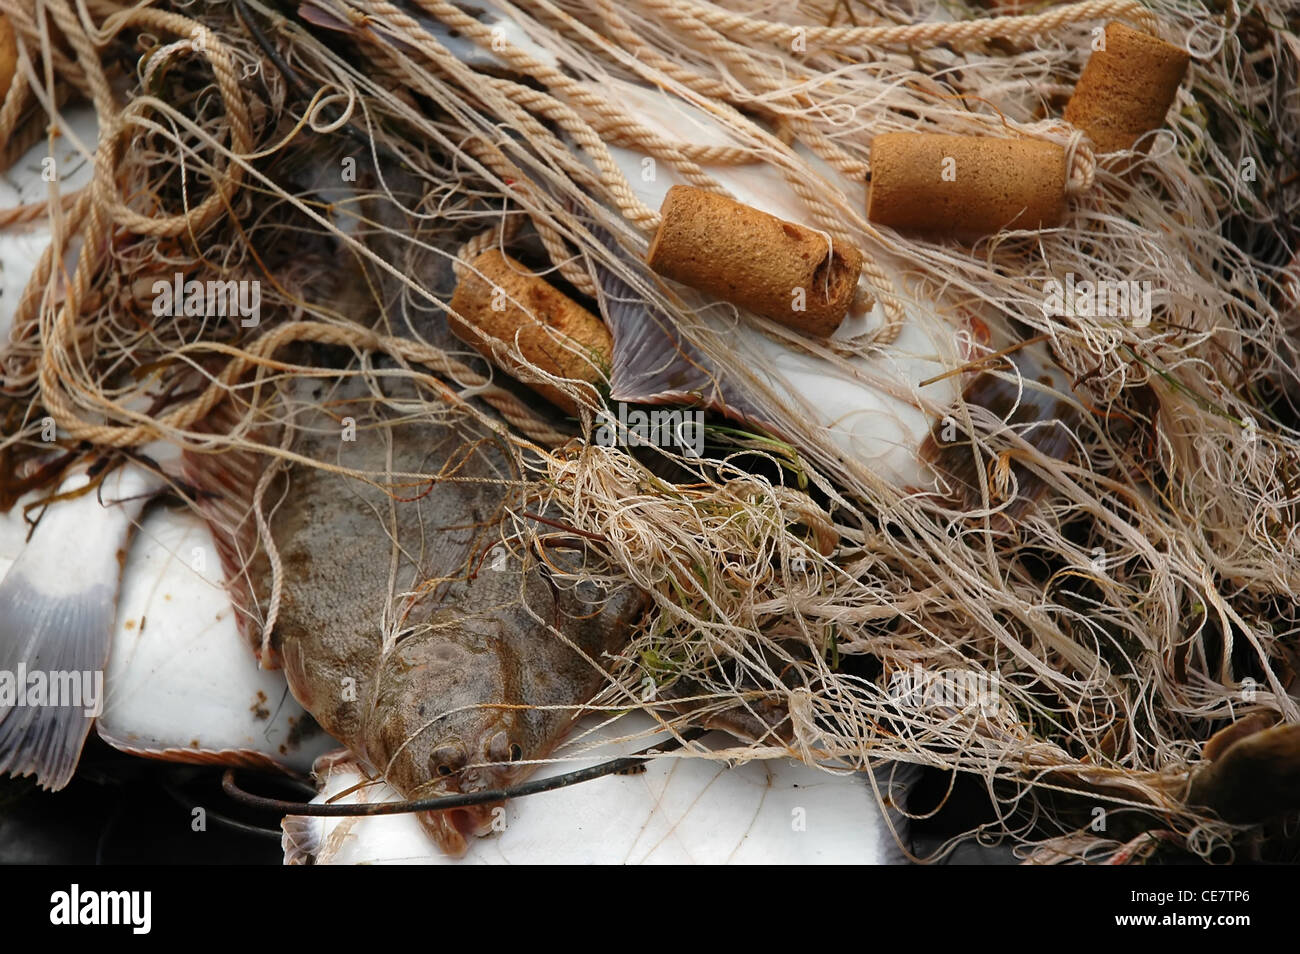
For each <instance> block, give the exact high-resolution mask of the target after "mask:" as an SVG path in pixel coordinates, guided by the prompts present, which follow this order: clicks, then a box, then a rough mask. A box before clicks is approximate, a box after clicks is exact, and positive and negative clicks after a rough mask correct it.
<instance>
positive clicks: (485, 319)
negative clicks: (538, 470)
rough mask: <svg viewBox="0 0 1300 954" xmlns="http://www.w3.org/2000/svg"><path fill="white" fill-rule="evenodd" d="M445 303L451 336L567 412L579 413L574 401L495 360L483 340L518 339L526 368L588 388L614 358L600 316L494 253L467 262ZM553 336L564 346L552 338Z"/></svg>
mask: <svg viewBox="0 0 1300 954" xmlns="http://www.w3.org/2000/svg"><path fill="white" fill-rule="evenodd" d="M450 304H451V312H454V313H455V314H452V313H448V315H447V320H448V324H449V325H450V326H451V330H452V332H453V333H454V334H455V335H456V336H457V337H459V338H460V339H461V340H462V341H464V342H465V343H467V344H470V345H473V346H474V347H475V348H477V349H478V350H479V351H480V352H481V353H482V354H483V356H484V357H485V358H487V359H488V360H489V361H492V362H493V363H494V364H497V365H499V366H501V368H502V370H504V371H506V372H508V373H510V374H513V375H515V376H516V377H518V378H519V379H520V380H521V381H523V382H524V383H525V384H527V385H528V386H529V387H530V388H532V389H533V390H534V391H536V392H537V393H538V394H540V395H541V396H542V397H544V398H546V399H547V400H548V401H550V402H551V403H552V404H554V405H555V406H556V407H558V408H560V409H561V410H563V411H565V412H567V413H569V414H577V413H578V407H577V404H576V403H575V402H574V400H573V399H572V398H570V397H569V396H568V395H567V394H565V393H564V392H563V391H561V390H560V389H559V388H557V387H555V386H554V385H551V384H548V383H546V382H545V381H538V380H536V376H535V375H530V374H529V372H528V370H527V368H526V367H524V366H523V365H520V364H519V363H518V362H516V361H511V360H508V359H504V358H499V357H498V356H497V355H496V354H494V353H493V351H492V347H491V345H490V344H489V343H488V342H487V341H486V340H485V338H492V339H495V340H497V341H502V342H505V343H506V344H508V345H511V346H514V345H515V344H516V342H517V344H518V348H519V353H520V354H522V355H523V356H524V358H526V359H527V360H528V362H529V363H530V364H533V365H535V366H536V367H538V368H540V369H541V370H543V371H546V372H547V373H548V374H554V375H556V376H557V377H561V378H570V379H573V380H577V381H585V382H587V383H588V384H589V385H591V386H592V387H593V388H594V387H596V386H598V385H599V384H600V382H601V380H602V379H601V369H602V368H609V366H610V362H611V360H612V358H613V354H614V339H613V338H612V337H611V336H610V333H609V329H607V328H606V327H605V326H604V324H602V323H601V321H600V319H599V318H597V317H596V316H595V315H593V314H592V313H591V312H589V311H588V310H587V309H585V308H583V307H582V306H581V305H579V304H578V303H577V302H576V301H574V300H573V299H572V298H570V297H569V296H568V295H566V294H564V293H563V292H561V291H560V290H559V289H557V288H555V287H553V286H552V285H551V284H550V283H548V282H547V281H545V280H544V279H542V278H539V277H538V276H536V275H534V274H532V273H531V272H530V271H528V270H527V269H526V268H524V266H523V265H521V264H520V263H519V262H516V261H515V260H514V259H513V258H510V257H509V256H507V255H502V254H501V253H500V252H499V251H497V250H496V249H489V250H488V251H486V252H484V253H482V254H481V255H479V256H478V257H477V258H475V259H474V261H473V262H471V263H470V268H469V269H467V270H466V272H465V274H464V275H463V276H462V277H461V280H460V282H459V283H458V284H457V285H456V291H455V292H454V293H453V294H452V296H451V303H450ZM521 306H522V307H521ZM457 315H459V316H460V317H457ZM462 319H463V320H462ZM557 334H558V335H562V336H563V337H564V338H567V339H568V342H567V343H566V342H563V341H560V340H557Z"/></svg>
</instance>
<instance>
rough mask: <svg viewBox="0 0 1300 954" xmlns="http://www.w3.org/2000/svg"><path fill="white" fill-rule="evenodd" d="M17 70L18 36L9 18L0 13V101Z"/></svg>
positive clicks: (2, 100)
mask: <svg viewBox="0 0 1300 954" xmlns="http://www.w3.org/2000/svg"><path fill="white" fill-rule="evenodd" d="M17 70H18V37H17V36H16V35H15V33H14V25H13V24H12V23H10V22H9V18H8V17H7V16H5V15H4V14H2V13H0V103H3V102H4V99H5V97H6V96H7V95H9V86H10V84H11V83H13V81H14V73H15V72H17Z"/></svg>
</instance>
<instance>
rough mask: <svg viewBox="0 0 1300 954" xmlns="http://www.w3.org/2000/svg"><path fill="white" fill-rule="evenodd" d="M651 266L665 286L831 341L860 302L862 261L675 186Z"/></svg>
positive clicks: (803, 232)
mask: <svg viewBox="0 0 1300 954" xmlns="http://www.w3.org/2000/svg"><path fill="white" fill-rule="evenodd" d="M659 212H660V215H661V216H662V220H661V222H660V225H659V229H658V231H657V232H655V237H654V240H653V241H652V242H651V243H650V252H649V255H648V256H647V258H646V260H647V262H648V264H649V265H650V267H651V268H652V269H654V270H655V271H656V272H657V273H658V274H660V275H663V276H664V277H665V278H671V279H672V280H673V281H676V282H681V283H682V284H683V285H689V286H690V287H691V288H694V289H697V290H698V291H702V292H707V293H708V294H710V295H713V296H715V297H717V298H721V299H723V300H724V301H729V302H731V303H732V304H733V305H738V306H740V307H741V308H747V309H749V310H750V311H752V312H755V313H756V314H759V315H762V316H764V317H765V318H771V319H772V320H773V321H776V322H779V323H780V324H783V325H785V326H786V327H788V328H794V329H796V330H798V331H802V332H804V333H805V334H809V335H815V336H818V337H823V338H824V337H827V336H829V335H830V334H831V333H832V332H833V331H835V329H836V328H838V327H839V326H840V322H842V321H843V320H844V316H845V315H846V314H848V311H849V306H851V305H852V304H853V299H854V296H855V295H856V294H857V288H858V276H859V275H860V274H861V272H862V253H861V252H860V251H858V250H857V249H856V248H854V247H853V246H851V245H845V244H844V243H842V242H837V241H833V240H831V239H830V238H829V237H828V236H826V235H825V234H824V233H821V232H817V231H815V230H813V229H810V228H805V227H804V226H802V225H796V224H795V223H793V222H786V221H785V220H784V219H778V218H777V217H776V216H774V215H768V214H767V213H766V212H761V211H759V210H758V209H755V208H754V207H753V206H748V205H742V204H741V203H739V202H736V201H733V200H732V199H728V198H727V197H726V196H721V195H717V194H715V193H712V192H705V191H704V190H703V189H696V188H692V187H691V186H681V185H678V186H673V187H672V188H671V189H669V190H668V195H666V196H665V197H664V201H663V205H662V207H661V208H660V210H659Z"/></svg>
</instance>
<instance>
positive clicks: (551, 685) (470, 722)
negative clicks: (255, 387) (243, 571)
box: [253, 382, 647, 855]
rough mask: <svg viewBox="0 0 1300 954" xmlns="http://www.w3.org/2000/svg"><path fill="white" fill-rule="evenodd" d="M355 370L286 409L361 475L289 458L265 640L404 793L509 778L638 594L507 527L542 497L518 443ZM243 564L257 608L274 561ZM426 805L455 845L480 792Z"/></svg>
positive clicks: (578, 687) (594, 673)
mask: <svg viewBox="0 0 1300 954" xmlns="http://www.w3.org/2000/svg"><path fill="white" fill-rule="evenodd" d="M306 384H307V386H308V387H314V388H316V389H318V390H320V389H321V388H322V385H321V384H320V382H314V383H313V382H306ZM359 390H360V389H358V388H357V387H356V386H355V383H353V382H349V383H348V384H346V385H341V386H339V387H338V388H337V389H336V390H335V391H334V393H332V394H319V395H318V394H309V395H307V396H306V397H307V400H306V401H304V403H303V406H302V407H303V410H302V413H301V414H299V415H298V416H297V418H296V421H295V430H296V432H297V435H298V437H297V438H296V440H295V441H294V444H293V450H294V451H295V452H296V453H297V454H300V455H302V456H303V457H306V458H310V459H311V460H313V461H316V462H318V463H319V464H321V465H325V467H329V468H341V469H346V470H349V471H353V472H362V473H364V474H365V475H366V476H365V477H364V478H361V477H357V476H352V475H349V474H345V473H340V472H336V471H332V470H328V469H323V468H320V467H312V466H306V465H301V464H299V465H295V466H294V467H293V468H292V470H291V472H290V473H289V474H288V475H287V485H286V487H285V490H284V496H283V499H282V500H281V502H280V504H279V506H278V507H276V508H275V510H274V513H273V515H272V517H271V519H270V529H271V537H272V539H273V540H274V542H275V546H276V550H277V551H278V558H279V564H280V568H281V573H282V584H283V587H282V593H283V597H282V601H281V603H280V605H279V609H278V615H277V616H276V618H275V621H274V640H273V642H274V645H275V647H276V648H277V649H278V652H279V655H280V656H281V658H282V661H283V665H284V669H285V674H286V676H287V677H288V680H289V685H290V688H291V689H292V691H293V693H294V695H295V696H296V697H297V698H298V700H299V701H300V702H301V703H302V704H303V706H304V707H305V708H306V709H307V710H308V711H309V712H311V713H312V715H313V716H315V717H316V719H317V720H318V721H319V722H320V723H321V724H322V725H323V726H324V727H325V728H326V729H327V730H328V731H329V732H330V733H331V734H332V735H333V736H334V737H335V738H337V739H338V740H339V741H341V742H343V743H345V744H346V745H347V746H348V748H349V749H351V750H352V752H353V753H354V754H355V755H356V756H358V757H360V758H361V759H363V760H364V761H365V762H366V763H367V764H368V765H369V766H370V767H371V768H372V769H373V770H374V771H375V772H376V773H378V774H382V775H383V777H384V778H385V779H387V781H388V782H389V783H391V784H392V785H393V786H394V787H396V788H397V789H398V790H399V791H401V792H402V793H403V794H405V795H406V796H408V797H411V798H420V797H426V796H429V795H433V794H439V793H448V794H451V793H456V792H471V791H478V790H484V789H492V788H500V787H506V786H508V785H510V784H511V783H513V782H515V781H517V780H519V779H520V778H521V777H523V776H524V775H526V774H527V773H528V772H529V771H530V770H531V769H532V768H533V767H534V766H533V765H531V764H529V763H530V762H531V761H532V760H537V759H542V758H545V757H546V756H547V755H548V754H549V753H550V752H551V751H552V750H553V749H554V748H555V746H556V745H557V744H558V743H559V741H560V740H561V739H562V738H563V737H564V735H565V733H566V732H567V731H568V729H569V728H570V726H571V725H572V723H573V722H574V720H575V719H576V718H577V717H578V715H579V714H580V707H581V705H582V704H583V703H586V702H588V701H590V700H591V698H592V697H593V696H594V695H595V694H596V693H597V692H598V691H599V690H600V689H601V688H602V686H603V685H605V683H606V681H607V679H608V676H607V674H606V671H605V669H606V665H607V663H608V660H607V658H606V656H605V654H606V653H607V652H611V651H616V650H618V649H621V648H622V647H623V646H624V645H625V644H626V643H627V641H628V639H629V638H630V635H631V632H632V629H633V626H634V624H635V623H636V622H637V620H638V619H639V618H640V616H641V615H642V613H643V611H644V609H645V608H646V606H647V597H646V596H645V595H644V594H643V593H642V592H641V591H640V590H637V589H636V588H634V587H632V586H630V585H629V584H626V583H611V584H610V585H609V586H608V587H607V588H606V587H601V586H599V585H597V584H596V583H593V582H590V581H583V582H578V580H577V577H576V573H577V571H579V570H580V569H581V568H582V564H583V562H584V561H585V560H588V559H589V556H588V554H586V553H584V552H583V551H582V550H580V549H579V550H555V551H551V552H548V553H547V554H546V556H545V559H543V558H542V556H540V555H539V554H538V553H536V552H534V550H533V549H532V548H531V547H530V545H528V544H527V543H526V542H525V541H524V539H523V538H522V537H521V536H520V535H517V534H515V533H514V531H513V529H512V528H513V527H515V526H516V525H519V524H526V523H527V522H528V518H527V517H524V516H522V514H523V511H524V510H526V509H528V507H529V506H531V507H534V508H535V507H537V505H536V504H526V502H525V485H524V483H523V481H522V480H521V469H520V467H521V462H520V460H519V457H518V455H517V452H516V451H515V450H514V448H513V447H512V446H511V445H510V444H509V443H508V442H507V440H506V439H504V438H503V437H502V435H501V434H500V433H498V432H497V431H495V430H494V429H493V428H492V427H491V426H489V425H488V424H486V423H484V422H482V421H481V420H478V419H476V418H475V416H474V415H473V414H472V413H471V412H470V411H469V410H468V409H456V408H448V410H447V413H446V414H445V415H442V416H440V417H438V418H437V419H430V418H429V417H428V416H426V415H419V416H417V415H413V414H410V413H403V412H402V411H401V410H397V409H394V407H393V406H392V402H389V403H387V404H385V403H381V402H379V401H377V400H376V399H375V398H374V397H373V396H371V394H370V393H369V392H368V391H367V392H366V393H365V394H364V395H362V394H360V393H358V392H359ZM354 427H355V430H353V428H354ZM417 475H419V476H417ZM268 499H271V498H268ZM253 576H254V582H255V585H256V588H257V590H258V592H259V596H260V597H261V601H262V605H263V606H264V607H265V608H266V609H267V610H268V611H269V605H268V604H269V594H270V591H271V577H272V572H271V561H269V560H266V559H262V560H260V561H259V564H258V566H257V567H255V568H254V573H253ZM422 821H423V822H424V825H425V828H426V830H428V832H429V833H430V834H431V835H432V837H433V838H434V839H435V840H436V841H437V843H438V844H439V845H440V846H441V847H442V849H443V850H444V851H446V852H447V853H449V854H452V855H461V854H464V852H465V850H466V847H467V844H466V836H468V835H470V834H484V833H486V832H487V831H488V830H490V827H491V821H492V810H491V807H489V806H483V807H479V808H474V809H462V810H454V811H449V812H442V813H430V814H426V815H425V816H423V817H422Z"/></svg>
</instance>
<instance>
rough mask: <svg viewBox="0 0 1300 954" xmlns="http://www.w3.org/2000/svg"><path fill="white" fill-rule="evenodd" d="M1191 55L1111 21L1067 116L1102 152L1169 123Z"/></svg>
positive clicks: (1127, 145)
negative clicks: (1169, 114)
mask: <svg viewBox="0 0 1300 954" xmlns="http://www.w3.org/2000/svg"><path fill="white" fill-rule="evenodd" d="M1189 59H1190V56H1189V54H1188V53H1187V51H1186V50H1183V49H1180V48H1179V47H1177V46H1174V45H1173V44H1172V43H1166V42H1165V41H1164V40H1161V39H1159V38H1157V37H1154V36H1151V35H1150V34H1149V33H1143V32H1141V31H1140V30H1134V29H1132V28H1130V27H1126V26H1125V25H1124V24H1122V23H1110V24H1107V26H1106V34H1105V45H1104V47H1103V48H1102V49H1099V50H1097V51H1095V52H1094V53H1093V54H1092V56H1091V57H1090V58H1089V59H1088V65H1087V66H1085V67H1084V69H1083V75H1082V76H1080V77H1079V82H1078V85H1076V86H1075V88H1074V95H1073V96H1072V97H1070V102H1069V103H1068V104H1067V105H1066V107H1065V120H1066V122H1068V123H1072V124H1073V125H1075V126H1077V127H1079V128H1080V129H1082V130H1083V131H1084V132H1086V133H1087V134H1088V136H1089V138H1091V139H1092V142H1093V146H1094V147H1095V148H1096V150H1097V152H1099V153H1108V152H1118V151H1120V150H1124V149H1131V148H1133V144H1134V143H1135V142H1137V141H1138V140H1139V139H1140V138H1141V137H1142V136H1144V135H1146V134H1147V133H1148V132H1150V131H1151V130H1153V129H1158V128H1159V127H1160V126H1163V125H1164V122H1165V114H1166V113H1168V112H1169V107H1170V106H1171V105H1172V104H1173V101H1174V97H1175V96H1176V95H1177V93H1178V87H1179V84H1181V83H1182V81H1183V76H1184V75H1185V74H1186V72H1187V64H1188V61H1189Z"/></svg>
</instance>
